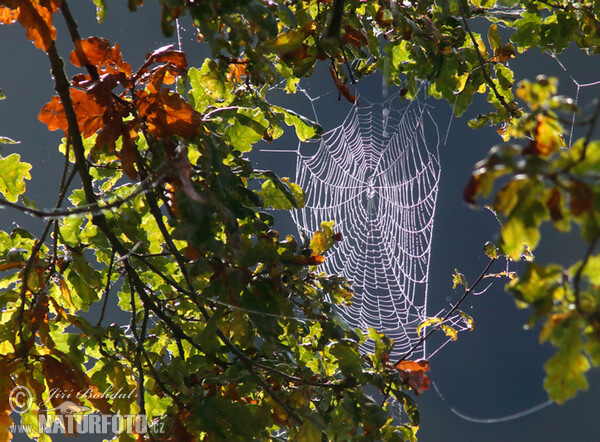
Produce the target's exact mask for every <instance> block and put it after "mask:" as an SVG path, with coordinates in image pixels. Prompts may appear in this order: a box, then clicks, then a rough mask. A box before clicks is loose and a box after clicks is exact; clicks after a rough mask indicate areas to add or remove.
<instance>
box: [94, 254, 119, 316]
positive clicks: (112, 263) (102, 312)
mask: <svg viewBox="0 0 600 442" xmlns="http://www.w3.org/2000/svg"><path fill="white" fill-rule="evenodd" d="M114 263H115V251H114V250H112V253H111V254H110V263H109V264H108V272H107V275H106V285H105V287H104V304H102V310H101V311H100V317H99V318H98V322H97V323H96V327H100V324H102V319H103V318H104V312H105V311H106V305H107V304H108V295H109V294H110V278H111V276H112V269H113V265H114Z"/></svg>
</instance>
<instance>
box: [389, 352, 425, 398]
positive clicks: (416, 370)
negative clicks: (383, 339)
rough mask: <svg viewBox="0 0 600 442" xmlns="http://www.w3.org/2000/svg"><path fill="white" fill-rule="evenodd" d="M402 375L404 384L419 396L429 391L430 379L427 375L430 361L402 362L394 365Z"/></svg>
mask: <svg viewBox="0 0 600 442" xmlns="http://www.w3.org/2000/svg"><path fill="white" fill-rule="evenodd" d="M394 368H395V369H396V370H398V372H399V373H400V378H401V379H402V382H404V383H405V384H407V385H408V386H409V387H411V388H412V389H413V391H414V392H415V394H416V395H417V396H418V395H419V394H421V393H423V391H425V390H429V382H430V381H429V377H428V376H427V375H426V374H425V372H426V371H428V370H429V361H426V360H424V359H422V360H419V361H400V362H398V363H397V364H395V365H394Z"/></svg>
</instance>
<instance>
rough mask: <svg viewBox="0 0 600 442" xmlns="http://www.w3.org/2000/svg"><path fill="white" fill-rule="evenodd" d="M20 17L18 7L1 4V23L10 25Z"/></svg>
mask: <svg viewBox="0 0 600 442" xmlns="http://www.w3.org/2000/svg"><path fill="white" fill-rule="evenodd" d="M18 17H19V11H17V10H16V9H10V8H7V7H6V6H0V24H3V25H10V24H13V23H14V22H15V21H17V18H18Z"/></svg>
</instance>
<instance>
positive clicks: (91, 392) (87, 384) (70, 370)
mask: <svg viewBox="0 0 600 442" xmlns="http://www.w3.org/2000/svg"><path fill="white" fill-rule="evenodd" d="M40 362H41V363H42V371H43V374H44V379H46V383H47V384H48V387H49V388H50V389H53V388H57V389H58V390H56V391H62V392H69V391H72V392H73V394H72V396H71V397H70V398H69V400H70V401H72V402H74V403H76V404H78V405H82V401H81V399H82V397H85V398H87V399H88V400H89V401H90V402H91V403H92V404H93V405H94V408H96V409H97V410H98V411H100V412H101V413H102V414H110V412H111V410H110V404H109V403H108V399H107V398H106V397H104V396H103V395H102V392H101V391H100V390H99V389H98V387H97V386H96V385H94V384H93V383H92V381H91V380H90V378H89V377H88V375H87V374H86V373H85V372H84V371H82V369H81V368H80V367H79V366H77V365H76V364H75V363H73V362H72V361H71V360H70V359H69V357H67V356H66V355H65V354H64V353H62V352H60V351H58V350H56V349H51V355H48V356H43V357H40ZM64 401H65V399H64V398H60V397H54V398H53V400H52V399H51V401H50V402H51V403H52V405H53V406H54V407H57V406H58V405H60V404H61V403H63V402H64Z"/></svg>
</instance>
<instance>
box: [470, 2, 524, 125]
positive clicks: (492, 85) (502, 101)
mask: <svg viewBox="0 0 600 442" xmlns="http://www.w3.org/2000/svg"><path fill="white" fill-rule="evenodd" d="M461 18H462V21H463V24H464V26H465V30H466V31H467V32H468V33H469V36H470V37H471V41H472V42H473V46H474V47H475V52H476V53H477V58H478V59H479V64H480V65H481V72H482V73H483V78H485V81H486V82H487V84H488V86H489V87H490V89H492V91H493V92H494V95H495V96H496V98H497V99H498V101H499V102H500V104H501V105H502V106H503V107H504V108H505V109H506V110H507V111H508V113H509V114H510V115H511V116H513V117H518V116H519V114H518V113H517V111H515V110H514V109H513V108H512V107H511V106H510V105H509V104H508V103H507V102H506V99H505V98H504V96H503V95H502V94H500V92H498V89H496V84H495V83H494V81H493V80H492V78H491V77H490V75H489V74H488V72H487V70H486V69H485V64H486V61H485V59H484V58H483V55H482V54H481V51H479V45H478V44H477V40H476V39H475V36H474V35H473V32H472V31H471V28H470V27H469V24H468V23H467V19H466V18H465V15H464V12H463V14H462V16H461Z"/></svg>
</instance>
